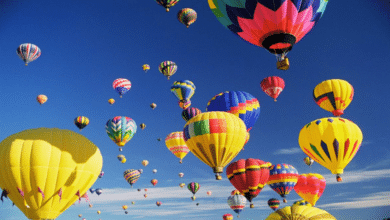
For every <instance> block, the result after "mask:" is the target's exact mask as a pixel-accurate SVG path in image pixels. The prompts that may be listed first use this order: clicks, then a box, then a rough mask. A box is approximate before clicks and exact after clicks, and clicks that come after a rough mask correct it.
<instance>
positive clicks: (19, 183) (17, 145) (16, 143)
mask: <svg viewBox="0 0 390 220" xmlns="http://www.w3.org/2000/svg"><path fill="white" fill-rule="evenodd" d="M102 161H103V159H102V155H101V153H100V150H99V148H98V147H97V146H95V145H94V144H93V143H92V142H91V141H90V140H88V139H87V138H86V137H84V136H83V135H81V134H78V133H76V132H73V131H70V130H64V129H58V128H37V129H28V130H24V131H21V132H19V133H16V134H13V135H10V136H9V137H7V138H5V139H4V140H3V141H2V142H1V143H0V166H1V167H2V168H1V169H2V172H0V188H1V189H3V191H6V192H7V194H8V198H9V199H11V200H12V202H13V203H14V204H15V205H16V206H17V207H18V208H19V209H20V210H21V211H22V212H23V213H24V214H25V215H26V217H27V218H28V219H55V218H57V217H58V216H59V215H60V214H61V213H62V212H63V211H65V210H66V209H67V208H69V207H70V206H71V205H72V204H73V203H74V202H75V201H76V200H78V199H79V198H80V197H81V195H83V194H85V192H86V191H87V190H88V189H89V188H90V187H91V186H92V185H93V184H94V182H95V181H96V179H97V178H98V175H99V172H100V170H101V169H102V163H103V162H102ZM68 167H72V169H71V171H69V169H68ZM30 177H33V178H30ZM70 179H72V185H69V180H70ZM50 183H54V184H50ZM75 195H79V196H75Z"/></svg>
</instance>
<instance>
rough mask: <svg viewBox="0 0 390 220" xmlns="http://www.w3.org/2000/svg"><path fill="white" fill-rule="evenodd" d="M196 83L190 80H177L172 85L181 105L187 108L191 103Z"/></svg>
mask: <svg viewBox="0 0 390 220" xmlns="http://www.w3.org/2000/svg"><path fill="white" fill-rule="evenodd" d="M195 89H196V87H195V84H194V83H193V82H191V81H189V80H181V81H175V82H174V83H173V85H172V86H171V92H172V93H173V94H174V95H175V96H176V97H177V98H178V99H179V106H180V107H181V108H182V109H187V108H188V107H190V105H191V101H190V99H191V97H192V96H193V95H194V93H195Z"/></svg>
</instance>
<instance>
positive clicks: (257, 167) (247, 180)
mask: <svg viewBox="0 0 390 220" xmlns="http://www.w3.org/2000/svg"><path fill="white" fill-rule="evenodd" d="M270 166H271V163H270V162H264V161H262V160H259V159H252V158H249V159H246V160H244V159H241V160H238V161H235V162H233V163H231V164H230V165H229V166H228V167H227V168H226V176H227V178H228V179H229V180H230V183H231V184H232V185H233V186H234V187H235V188H236V189H237V190H238V191H239V192H240V193H241V194H242V195H243V196H245V198H246V199H248V201H249V202H250V203H251V205H250V207H251V208H254V205H253V203H252V200H253V199H254V198H256V196H257V195H258V194H259V193H260V192H261V190H262V189H263V188H264V186H265V185H266V184H267V181H268V178H269V175H270V174H269V168H270Z"/></svg>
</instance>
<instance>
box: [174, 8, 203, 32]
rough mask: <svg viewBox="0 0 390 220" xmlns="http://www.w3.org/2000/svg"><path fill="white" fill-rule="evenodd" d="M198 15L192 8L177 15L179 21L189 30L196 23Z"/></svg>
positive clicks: (184, 9)
mask: <svg viewBox="0 0 390 220" xmlns="http://www.w3.org/2000/svg"><path fill="white" fill-rule="evenodd" d="M197 17H198V15H197V14H196V11H195V10H194V9H192V8H183V9H181V10H180V11H179V12H178V13H177V19H178V20H179V21H180V23H182V24H184V25H185V26H186V27H187V28H188V27H189V26H190V25H191V24H193V23H194V22H195V21H196V18H197Z"/></svg>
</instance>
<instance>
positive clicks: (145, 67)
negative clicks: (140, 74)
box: [142, 64, 150, 73]
mask: <svg viewBox="0 0 390 220" xmlns="http://www.w3.org/2000/svg"><path fill="white" fill-rule="evenodd" d="M142 70H143V71H145V73H146V72H148V70H150V66H149V64H144V65H142Z"/></svg>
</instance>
